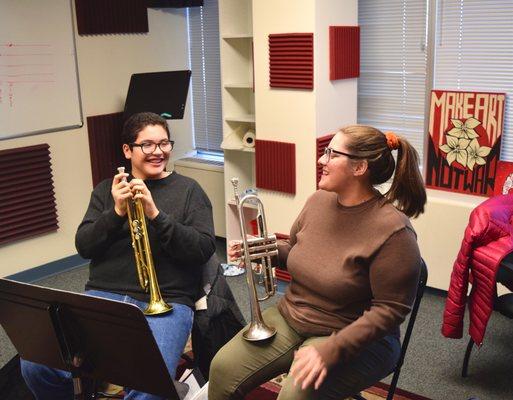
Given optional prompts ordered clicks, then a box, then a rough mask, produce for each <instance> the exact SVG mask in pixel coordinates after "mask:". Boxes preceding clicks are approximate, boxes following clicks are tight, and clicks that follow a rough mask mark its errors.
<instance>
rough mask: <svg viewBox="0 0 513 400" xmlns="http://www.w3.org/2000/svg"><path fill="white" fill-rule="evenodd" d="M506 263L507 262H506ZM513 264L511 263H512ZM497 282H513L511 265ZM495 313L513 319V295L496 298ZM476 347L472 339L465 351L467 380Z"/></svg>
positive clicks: (463, 372)
mask: <svg viewBox="0 0 513 400" xmlns="http://www.w3.org/2000/svg"><path fill="white" fill-rule="evenodd" d="M504 262H507V260H505V261H504ZM510 263H511V261H510ZM496 281H497V282H498V283H506V282H509V283H511V282H513V269H512V268H511V265H508V266H507V267H506V266H504V265H503V266H501V267H500V268H499V271H498V272H497V276H496ZM493 309H494V311H498V312H500V313H501V314H502V315H504V316H505V317H508V318H511V319H513V293H507V294H503V295H502V296H497V295H496V297H495V300H494V302H493ZM473 347H474V341H473V340H472V338H470V339H469V341H468V344H467V350H466V351H465V357H464V358H463V367H462V368H461V376H462V377H463V378H466V377H467V376H468V363H469V361H470V353H472V348H473Z"/></svg>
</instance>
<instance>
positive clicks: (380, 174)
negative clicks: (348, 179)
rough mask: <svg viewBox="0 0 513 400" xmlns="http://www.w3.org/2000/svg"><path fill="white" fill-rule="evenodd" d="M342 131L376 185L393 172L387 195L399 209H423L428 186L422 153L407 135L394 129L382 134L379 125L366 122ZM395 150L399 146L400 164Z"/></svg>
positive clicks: (407, 211)
mask: <svg viewBox="0 0 513 400" xmlns="http://www.w3.org/2000/svg"><path fill="white" fill-rule="evenodd" d="M340 132H341V133H343V134H345V135H347V137H348V145H347V146H348V149H349V150H350V151H351V154H354V155H356V156H357V157H358V158H363V159H366V160H367V163H368V168H369V176H370V183H371V184H372V185H373V186H374V185H379V184H382V183H385V182H387V181H388V180H389V179H390V178H391V177H392V175H394V178H393V180H392V186H391V187H390V190H389V191H388V192H387V193H386V194H385V197H386V198H387V199H388V200H389V201H390V202H392V203H393V204H394V205H395V206H396V208H397V209H399V210H400V211H402V212H403V213H405V214H406V215H407V216H408V217H410V218H416V217H418V216H419V215H420V214H422V213H423V212H424V205H425V204H426V189H425V187H424V181H423V179H422V175H421V174H420V170H419V156H418V153H417V151H416V150H415V149H414V148H413V147H412V145H411V144H410V143H409V142H408V141H407V140H406V139H404V138H402V137H397V136H396V135H395V134H394V133H392V132H387V133H386V134H383V133H382V132H381V131H380V130H378V129H376V128H373V127H370V126H364V125H352V126H347V127H345V128H342V129H341V130H340ZM393 150H397V166H396V162H395V160H394V157H393V156H392V151H393ZM394 172H395V174H394Z"/></svg>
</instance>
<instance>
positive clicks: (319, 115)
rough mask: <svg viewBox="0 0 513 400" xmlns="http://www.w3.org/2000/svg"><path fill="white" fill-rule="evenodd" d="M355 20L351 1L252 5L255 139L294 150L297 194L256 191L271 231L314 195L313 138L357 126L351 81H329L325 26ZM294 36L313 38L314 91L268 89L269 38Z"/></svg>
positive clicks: (278, 0)
mask: <svg viewBox="0 0 513 400" xmlns="http://www.w3.org/2000/svg"><path fill="white" fill-rule="evenodd" d="M270 10H272V12H270ZM357 18H358V14H357V2H356V0H351V1H338V0H323V1H314V0H301V1H296V2H294V7H290V2H289V1H287V0H258V1H253V38H254V49H255V111H256V124H257V137H258V139H264V140H277V141H282V142H289V143H295V145H296V194H295V195H288V194H283V193H279V192H272V191H266V190H260V191H259V193H260V196H261V198H262V201H263V202H264V204H265V207H266V215H267V218H268V220H269V226H270V228H271V229H272V230H274V231H276V232H281V233H288V232H289V230H290V226H291V225H292V222H293V221H294V219H295V218H296V216H297V215H298V214H299V212H300V211H301V208H302V207H303V205H304V203H305V201H306V199H307V198H308V197H309V196H310V195H311V194H312V193H313V192H314V190H315V187H316V170H315V166H316V161H317V160H316V154H315V140H316V138H317V137H319V136H324V135H326V134H327V133H329V131H331V130H333V129H336V128H337V127H339V126H341V125H343V124H347V123H354V122H355V121H356V87H357V86H356V79H349V80H346V81H336V82H330V81H329V58H328V56H329V48H328V44H329V42H328V26H329V25H354V24H356V22H357ZM296 32H297V33H307V32H312V33H313V34H314V90H294V89H270V88H269V67H268V65H269V55H268V35H269V34H271V33H296ZM285 210H286V211H285Z"/></svg>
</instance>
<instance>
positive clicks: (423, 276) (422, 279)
mask: <svg viewBox="0 0 513 400" xmlns="http://www.w3.org/2000/svg"><path fill="white" fill-rule="evenodd" d="M427 279H428V270H427V266H426V263H425V261H424V260H423V259H421V262H420V276H419V283H418V286H417V294H416V295H415V301H414V302H413V307H412V310H411V313H410V319H409V321H408V325H407V326H406V332H405V334H404V339H403V343H402V345H401V354H400V356H399V360H398V361H397V365H396V366H395V368H394V370H393V371H394V376H393V377H392V382H390V386H389V388H388V394H387V400H393V398H394V394H395V389H396V388H397V381H398V380H399V375H400V373H401V367H402V366H403V362H404V357H405V355H406V350H407V349H408V344H409V343H410V337H411V333H412V331H413V325H415V320H416V319H417V313H418V312H419V307H420V301H421V300H422V296H423V295H424V289H425V288H426V284H427ZM353 399H354V400H365V397H363V396H362V395H360V394H356V395H353Z"/></svg>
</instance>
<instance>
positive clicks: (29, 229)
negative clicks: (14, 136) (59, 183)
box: [0, 144, 59, 244]
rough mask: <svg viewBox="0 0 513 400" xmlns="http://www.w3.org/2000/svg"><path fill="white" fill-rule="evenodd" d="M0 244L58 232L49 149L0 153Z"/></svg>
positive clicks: (23, 149) (36, 147)
mask: <svg viewBox="0 0 513 400" xmlns="http://www.w3.org/2000/svg"><path fill="white" fill-rule="evenodd" d="M0 179H1V180H2V183H3V189H2V191H1V193H0V244H4V243H9V242H14V241H17V240H20V239H23V238H27V237H31V236H35V235H39V234H42V233H46V232H53V231H56V230H57V229H58V228H59V225H58V221H57V208H56V203H55V192H54V186H53V175H52V164H51V158H50V147H49V146H48V145H47V144H39V145H36V146H28V147H18V148H15V149H8V150H2V151H0Z"/></svg>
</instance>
